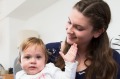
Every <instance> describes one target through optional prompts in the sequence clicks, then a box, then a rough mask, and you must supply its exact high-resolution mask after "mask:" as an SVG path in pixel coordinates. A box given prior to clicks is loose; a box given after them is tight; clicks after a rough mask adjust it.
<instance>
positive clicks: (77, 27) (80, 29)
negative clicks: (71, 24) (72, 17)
mask: <svg viewBox="0 0 120 79" xmlns="http://www.w3.org/2000/svg"><path fill="white" fill-rule="evenodd" d="M75 28H76V29H77V30H79V31H83V30H84V29H83V28H81V27H80V26H76V27H75Z"/></svg>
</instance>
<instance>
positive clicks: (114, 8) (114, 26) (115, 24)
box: [106, 0, 120, 39]
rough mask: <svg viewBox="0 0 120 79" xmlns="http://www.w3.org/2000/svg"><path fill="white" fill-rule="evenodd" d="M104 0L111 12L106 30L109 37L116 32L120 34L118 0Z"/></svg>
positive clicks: (119, 4) (119, 1)
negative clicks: (110, 18)
mask: <svg viewBox="0 0 120 79" xmlns="http://www.w3.org/2000/svg"><path fill="white" fill-rule="evenodd" d="M106 2H107V3H108V4H109V6H110V9H111V13H112V20H111V23H110V26H109V28H108V31H107V32H108V35H109V38H110V39H111V38H112V37H115V36H116V35H118V34H119V35H120V9H119V7H120V0H116V1H113V0H106Z"/></svg>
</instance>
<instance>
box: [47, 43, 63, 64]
mask: <svg viewBox="0 0 120 79" xmlns="http://www.w3.org/2000/svg"><path fill="white" fill-rule="evenodd" d="M60 46H61V43H60V42H52V43H48V44H46V48H47V51H48V63H49V62H52V63H55V60H56V59H57V58H58V56H59V51H60Z"/></svg>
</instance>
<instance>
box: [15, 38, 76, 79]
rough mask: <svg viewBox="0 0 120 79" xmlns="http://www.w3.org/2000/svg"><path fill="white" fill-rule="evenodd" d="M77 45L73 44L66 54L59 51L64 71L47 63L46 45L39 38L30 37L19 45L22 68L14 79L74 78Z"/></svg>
mask: <svg viewBox="0 0 120 79" xmlns="http://www.w3.org/2000/svg"><path fill="white" fill-rule="evenodd" d="M76 54H77V45H76V44H73V45H72V46H71V48H70V49H69V51H68V52H67V54H65V55H64V54H63V52H60V55H61V56H62V58H63V59H64V61H65V71H62V70H61V69H60V68H58V67H55V65H54V64H53V63H48V64H46V63H47V60H48V55H47V51H46V47H45V45H44V43H43V41H42V40H41V39H40V38H36V37H30V38H28V39H26V40H25V41H23V43H22V44H21V45H20V54H19V61H20V65H21V67H22V69H23V70H21V71H19V72H17V74H16V79H75V75H76V68H77V65H78V62H77V61H75V58H76Z"/></svg>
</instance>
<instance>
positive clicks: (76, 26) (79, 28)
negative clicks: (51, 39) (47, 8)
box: [66, 9, 96, 46]
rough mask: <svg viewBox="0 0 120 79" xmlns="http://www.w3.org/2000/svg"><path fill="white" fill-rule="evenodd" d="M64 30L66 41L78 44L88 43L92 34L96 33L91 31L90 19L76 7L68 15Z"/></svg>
mask: <svg viewBox="0 0 120 79" xmlns="http://www.w3.org/2000/svg"><path fill="white" fill-rule="evenodd" d="M66 32H67V43H69V44H73V43H76V44H78V45H80V46H81V45H88V44H89V42H90V41H91V39H92V38H93V37H94V35H96V33H95V32H93V26H92V25H91V24H90V19H89V18H87V17H85V16H84V15H83V14H82V13H81V12H79V11H78V10H76V9H73V10H72V12H71V14H70V15H69V17H68V22H67V25H66Z"/></svg>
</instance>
